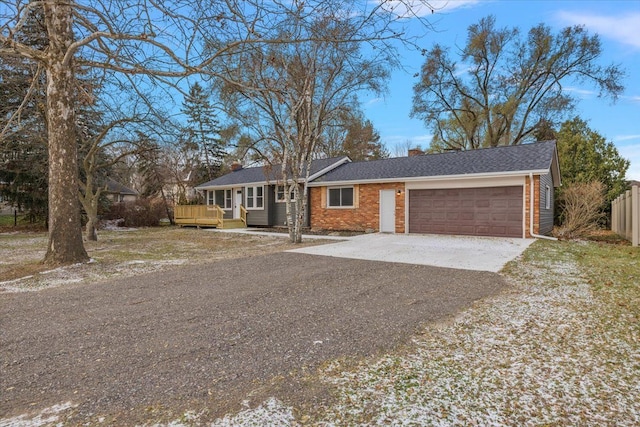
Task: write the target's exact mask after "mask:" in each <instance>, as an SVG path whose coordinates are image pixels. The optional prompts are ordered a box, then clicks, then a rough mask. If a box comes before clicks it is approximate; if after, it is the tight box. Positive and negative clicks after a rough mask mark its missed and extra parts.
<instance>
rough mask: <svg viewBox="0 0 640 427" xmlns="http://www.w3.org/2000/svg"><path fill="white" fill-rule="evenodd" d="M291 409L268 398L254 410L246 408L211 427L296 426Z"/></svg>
mask: <svg viewBox="0 0 640 427" xmlns="http://www.w3.org/2000/svg"><path fill="white" fill-rule="evenodd" d="M297 425H298V423H296V422H295V418H294V416H293V410H292V408H291V407H288V406H285V405H284V404H283V403H282V402H280V401H279V400H278V399H275V398H270V399H268V400H267V401H266V402H264V403H263V404H262V405H260V406H258V407H257V408H255V409H250V408H247V409H245V410H243V411H240V412H239V413H238V414H236V415H227V416H225V417H224V418H219V419H217V420H216V421H215V422H213V423H212V424H211V427H235V426H245V427H253V426H255V427H285V426H297Z"/></svg>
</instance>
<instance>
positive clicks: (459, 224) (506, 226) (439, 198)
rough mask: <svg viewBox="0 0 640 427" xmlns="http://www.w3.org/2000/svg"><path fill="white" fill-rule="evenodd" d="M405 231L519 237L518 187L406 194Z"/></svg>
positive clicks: (520, 190)
mask: <svg viewBox="0 0 640 427" xmlns="http://www.w3.org/2000/svg"><path fill="white" fill-rule="evenodd" d="M409 232H410V233H435V234H465V235H480V236H511V237H521V236H522V187H521V186H513V187H488V188H457V189H443V190H440V189H429V190H410V191H409Z"/></svg>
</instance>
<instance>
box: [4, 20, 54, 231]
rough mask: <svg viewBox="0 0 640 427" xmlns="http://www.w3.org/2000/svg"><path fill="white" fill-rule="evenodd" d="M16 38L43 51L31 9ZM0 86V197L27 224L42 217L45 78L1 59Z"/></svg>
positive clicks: (40, 27)
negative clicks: (25, 216)
mask: <svg viewBox="0 0 640 427" xmlns="http://www.w3.org/2000/svg"><path fill="white" fill-rule="evenodd" d="M16 38H17V39H18V40H19V41H20V42H21V43H23V44H25V45H27V46H31V47H34V48H37V49H45V48H46V46H47V45H48V39H47V33H46V29H45V27H44V16H43V12H42V9H40V8H33V9H31V12H30V14H29V15H28V17H27V20H26V22H25V25H24V26H23V27H22V29H21V31H20V32H19V34H16ZM0 82H1V83H2V84H0V182H2V183H3V185H2V186H0V194H2V196H3V198H4V199H5V200H8V201H9V203H11V204H12V205H13V206H15V207H16V208H18V209H20V210H25V211H26V212H27V214H28V216H29V218H30V220H31V221H36V220H41V219H44V218H46V216H47V176H48V171H47V168H48V166H47V129H46V117H45V114H46V113H45V105H46V94H45V93H46V89H45V88H46V78H45V74H44V72H43V70H42V69H41V68H39V67H38V66H37V64H35V63H34V62H33V61H31V60H29V59H26V58H15V57H3V58H2V61H0Z"/></svg>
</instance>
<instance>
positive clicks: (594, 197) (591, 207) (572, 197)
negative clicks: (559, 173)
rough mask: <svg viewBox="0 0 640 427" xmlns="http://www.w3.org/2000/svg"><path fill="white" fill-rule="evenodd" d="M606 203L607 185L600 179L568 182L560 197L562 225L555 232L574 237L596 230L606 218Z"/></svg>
mask: <svg viewBox="0 0 640 427" xmlns="http://www.w3.org/2000/svg"><path fill="white" fill-rule="evenodd" d="M604 203H605V186H604V184H603V183H601V182H600V181H591V182H574V183H570V184H568V185H567V186H566V187H565V188H563V189H562V193H561V194H560V196H559V198H558V205H559V207H560V226H559V227H558V228H556V230H555V234H556V235H557V236H558V237H561V238H567V239H573V238H577V237H584V236H586V235H587V234H589V233H591V232H592V231H594V230H596V229H597V228H599V224H600V223H601V221H602V220H603V219H604V218H605V213H604V212H603V211H602V206H603V205H604Z"/></svg>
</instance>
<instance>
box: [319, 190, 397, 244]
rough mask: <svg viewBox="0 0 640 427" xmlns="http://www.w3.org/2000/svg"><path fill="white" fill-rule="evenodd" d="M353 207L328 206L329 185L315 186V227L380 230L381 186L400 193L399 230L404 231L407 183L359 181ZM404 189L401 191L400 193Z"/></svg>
mask: <svg viewBox="0 0 640 427" xmlns="http://www.w3.org/2000/svg"><path fill="white" fill-rule="evenodd" d="M353 187H354V188H353V193H354V201H353V204H354V207H353V208H328V207H327V187H312V188H310V190H311V198H310V213H311V221H310V222H311V227H312V228H321V229H325V230H353V231H364V230H366V229H372V230H375V231H379V230H380V190H394V191H395V193H396V212H395V213H396V233H404V224H405V218H404V201H405V195H406V192H405V188H404V183H402V182H397V183H386V184H358V185H354V186H353ZM398 190H400V194H398Z"/></svg>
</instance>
